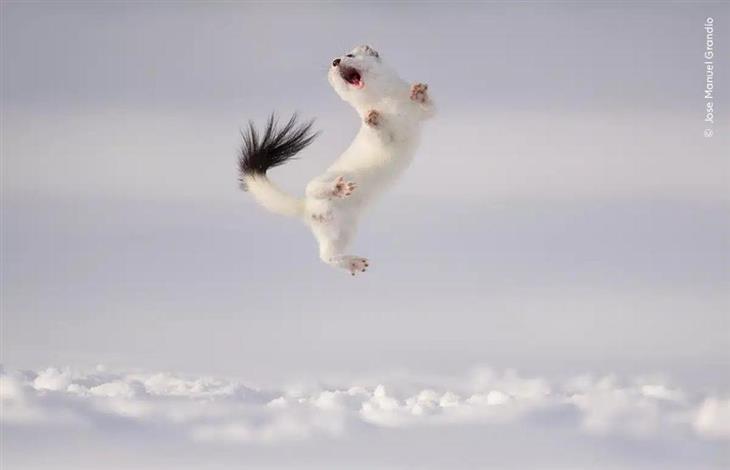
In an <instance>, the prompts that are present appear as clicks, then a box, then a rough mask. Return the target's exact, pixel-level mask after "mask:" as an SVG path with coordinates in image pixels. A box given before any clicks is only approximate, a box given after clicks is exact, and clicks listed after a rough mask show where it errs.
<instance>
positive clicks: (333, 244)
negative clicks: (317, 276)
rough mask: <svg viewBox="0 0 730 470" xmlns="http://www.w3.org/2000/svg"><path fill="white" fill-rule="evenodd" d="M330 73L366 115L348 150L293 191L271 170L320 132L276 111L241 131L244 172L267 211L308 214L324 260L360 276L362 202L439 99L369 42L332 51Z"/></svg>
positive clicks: (407, 154)
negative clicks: (356, 242) (355, 249)
mask: <svg viewBox="0 0 730 470" xmlns="http://www.w3.org/2000/svg"><path fill="white" fill-rule="evenodd" d="M327 78H328V80H329V82H330V84H331V85H332V88H334V89H335V91H336V92H337V94H338V95H339V96H340V97H341V98H342V99H343V100H344V101H346V102H347V103H349V104H350V105H351V106H352V107H353V108H355V111H357V114H358V115H359V116H360V119H361V120H362V124H361V126H360V130H359V131H358V133H357V135H356V136H355V140H353V142H352V143H351V144H350V146H349V147H348V148H347V150H345V152H344V153H343V154H342V155H340V157H339V158H338V159H337V160H336V161H335V162H334V163H333V164H332V165H331V166H330V167H329V168H328V169H327V170H326V171H325V172H324V173H323V174H321V175H320V176H317V177H316V178H314V179H313V180H311V181H310V182H309V184H307V187H306V190H305V194H304V197H303V198H296V197H293V196H290V195H288V194H286V193H285V192H283V191H282V190H280V189H279V188H277V187H276V186H275V185H274V184H273V183H272V182H271V181H270V180H269V179H268V178H267V176H266V171H267V170H268V169H269V168H272V167H275V166H278V165H281V164H283V163H286V162H287V161H288V160H289V159H290V158H291V157H293V156H294V155H295V154H296V153H298V152H299V151H300V150H302V149H303V148H304V147H306V146H307V145H309V144H310V143H311V142H312V140H314V138H315V137H316V134H315V133H313V132H312V121H310V122H308V123H305V124H297V122H296V115H294V116H292V118H291V119H290V120H289V121H288V122H287V123H286V124H285V125H283V126H281V127H280V126H279V125H278V124H277V122H276V120H275V118H274V116H273V115H272V116H271V117H270V118H269V120H268V123H267V125H266V127H265V129H264V130H263V132H262V133H261V134H259V132H257V131H256V128H255V126H254V125H253V123H249V126H248V129H247V130H245V131H244V132H243V133H242V134H243V145H242V148H241V154H240V157H239V171H240V179H241V183H242V186H243V188H244V189H246V190H248V191H249V192H250V193H251V194H252V195H253V197H254V198H255V199H256V201H257V202H258V203H259V204H261V205H262V206H264V207H265V208H266V209H268V210H269V211H271V212H274V213H277V214H281V215H285V216H290V217H297V218H300V219H301V220H303V221H304V222H305V223H306V224H307V225H308V226H309V228H310V229H311V230H312V233H313V234H314V236H315V238H316V239H317V242H318V243H319V257H320V258H321V259H322V261H324V262H325V263H327V264H329V265H330V266H334V267H337V268H341V269H344V270H346V271H347V272H349V273H351V274H352V275H353V276H354V275H355V274H357V273H360V272H365V270H366V269H367V268H368V266H369V265H370V261H368V259H366V258H364V257H362V256H355V255H353V254H350V253H349V252H348V251H347V250H348V248H349V245H350V242H351V241H352V240H353V238H354V236H355V233H356V230H357V225H358V222H359V219H360V216H361V214H362V212H363V209H364V208H365V207H366V206H367V204H368V203H369V202H370V201H372V200H373V198H374V196H375V195H377V194H379V193H380V192H382V190H383V189H384V188H386V187H387V186H388V185H389V184H390V183H392V182H393V181H394V180H395V179H396V177H397V176H398V175H400V174H401V173H402V172H403V170H404V169H405V168H406V167H407V166H408V164H409V163H410V162H411V160H412V159H413V156H414V153H415V151H416V147H417V144H418V141H419V136H420V132H421V124H422V123H423V122H424V121H425V120H426V119H428V118H429V117H431V116H432V115H433V113H434V107H433V103H432V101H431V98H430V96H429V94H428V86H427V85H426V84H424V83H416V84H409V83H407V82H405V81H404V80H402V79H401V78H400V77H399V76H398V75H397V74H396V72H395V71H394V70H393V69H392V68H390V67H389V66H388V65H386V64H385V63H384V62H383V60H382V58H381V57H380V54H378V52H377V51H375V50H374V49H373V48H372V47H370V46H358V47H356V48H355V49H353V50H352V51H350V53H348V54H346V55H344V56H341V57H338V58H336V59H334V60H333V61H332V65H331V67H329V71H328V74H327Z"/></svg>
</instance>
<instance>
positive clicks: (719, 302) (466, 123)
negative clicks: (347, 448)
mask: <svg viewBox="0 0 730 470" xmlns="http://www.w3.org/2000/svg"><path fill="white" fill-rule="evenodd" d="M710 15H712V16H714V17H715V22H716V24H718V25H721V24H724V23H723V22H724V21H725V20H726V19H727V18H728V7H727V5H726V4H721V3H705V4H690V3H666V4H658V3H648V2H647V3H639V4H628V3H614V4H609V3H605V2H595V3H589V4H578V3H572V2H567V3H563V2H561V3H553V4H542V3H518V4H508V3H485V4H474V3H463V4H459V5H450V4H437V3H436V4H423V5H416V4H395V5H385V4H367V5H358V4H329V3H316V4H300V3H276V4H268V5H265V4H258V3H199V4H196V3H183V2H179V3H173V2H171V3H161V4H151V3H149V4H148V3H136V2H135V3H128V4H122V3H86V2H68V3H50V2H32V3H4V4H3V6H2V21H3V24H2V30H3V32H2V42H3V51H2V54H3V55H2V65H3V67H2V78H3V88H2V98H3V113H2V133H3V136H2V137H3V138H2V141H3V143H2V156H3V158H2V160H3V168H2V170H3V171H2V251H3V262H2V277H3V280H2V288H3V295H2V314H3V315H2V317H3V318H2V321H3V325H2V326H3V328H2V343H3V346H2V356H3V357H2V362H3V363H4V364H5V365H6V366H8V367H13V368H38V367H45V366H47V365H51V364H54V365H78V366H93V365H95V364H97V363H104V364H110V365H113V366H118V367H143V368H147V369H155V370H157V369H173V370H177V371H185V372H190V373H210V374H228V375H235V376H239V377H245V378H247V379H249V380H252V381H258V382H259V383H266V382H267V381H274V380H280V379H283V378H291V377H299V376H302V377H308V376H311V375H312V374H318V373H322V372H325V371H370V370H383V369H403V370H419V371H424V372H428V373H431V372H433V373H439V372H446V371H451V370H463V369H464V368H466V367H469V366H471V365H473V364H482V363H486V364H491V365H493V366H496V367H516V368H518V369H520V370H523V371H528V372H530V373H532V372H539V373H550V374H558V375H560V374H572V373H576V372H582V371H585V370H590V371H594V372H597V373H602V372H633V371H642V372H643V371H648V372H659V373H663V374H668V375H671V376H672V377H677V379H678V380H691V381H692V382H693V383H695V384H700V385H699V386H702V387H720V386H722V387H725V386H727V384H728V377H730V375H728V374H727V373H726V372H727V371H728V346H730V340H729V337H728V335H729V334H728V315H727V312H728V307H730V299H729V298H728V281H729V280H730V277H729V272H728V266H729V265H728V253H730V251H729V249H728V248H729V246H728V243H729V241H728V220H729V219H728V205H727V202H728V200H727V196H728V191H727V189H728V161H727V149H728V148H729V147H728V136H729V135H730V128H728V125H727V123H728V121H727V119H726V116H725V115H724V113H723V111H722V109H724V108H723V106H722V103H724V100H725V97H726V95H727V93H728V89H730V83H728V81H727V76H726V75H722V74H720V73H718V75H717V77H716V85H715V89H716V101H717V103H719V104H718V105H717V107H718V113H717V116H718V123H717V124H716V128H715V130H716V135H715V136H714V137H713V138H711V139H706V138H704V137H703V134H702V131H703V129H704V123H703V117H704V114H703V111H704V99H703V88H704V80H705V77H704V66H703V64H702V62H703V58H702V54H703V52H704V34H705V32H704V28H703V24H704V21H705V18H706V17H707V16H710ZM361 43H368V44H371V45H372V46H373V47H375V48H376V49H377V50H379V51H380V53H381V56H382V57H383V58H384V60H386V61H388V62H389V63H391V64H392V65H393V66H394V67H395V68H396V69H397V70H398V71H399V72H400V73H401V74H402V76H403V77H404V78H405V79H407V80H409V81H424V82H427V83H428V84H429V85H430V90H431V91H432V95H433V98H434V100H435V101H436V103H437V105H438V108H439V115H438V116H437V118H435V119H434V120H433V121H430V122H429V123H428V124H427V127H426V132H425V136H424V138H423V142H422V146H421V149H420V151H419V153H418V156H417V158H416V160H415V162H414V164H413V167H412V168H411V169H410V170H409V171H408V172H407V174H406V176H405V177H404V179H403V180H402V181H400V182H399V184H398V186H397V187H395V188H394V189H393V190H392V191H391V192H390V193H388V194H387V196H386V197H384V198H383V199H382V201H381V202H380V204H378V205H377V206H376V207H375V208H374V210H373V211H372V212H371V213H370V214H369V215H368V216H367V217H366V219H365V222H364V223H363V225H362V230H361V232H360V234H359V238H358V240H357V242H356V245H355V247H354V249H353V252H355V253H357V254H359V255H363V256H367V257H369V258H370V259H371V260H372V262H373V264H372V269H371V270H369V271H368V273H366V275H363V276H359V277H357V278H354V279H353V278H350V276H347V275H342V273H340V272H337V271H335V270H332V269H330V268H328V267H326V266H324V265H322V264H321V263H320V262H319V260H318V258H317V250H316V245H315V243H314V240H313V239H312V237H311V235H310V234H309V233H308V232H307V230H306V229H305V228H304V227H303V226H301V225H300V224H299V223H298V222H296V221H292V220H286V219H281V218H278V217H276V216H273V215H270V214H268V213H266V212H264V211H263V210H262V209H260V208H259V207H258V206H256V205H255V204H254V202H253V201H252V198H251V197H250V196H249V195H247V194H245V193H243V192H241V191H240V190H239V188H238V184H237V175H236V156H237V150H238V147H239V144H240V136H239V129H240V128H241V127H242V126H244V125H245V124H246V122H247V121H248V120H249V119H253V120H254V121H256V122H259V123H260V122H262V120H263V119H265V117H266V116H267V115H268V113H270V112H271V111H277V112H278V113H279V114H280V115H281V116H283V117H287V116H288V115H289V114H290V113H292V112H294V111H298V112H299V113H300V114H301V116H302V117H304V118H309V117H316V118H317V123H316V127H317V128H318V129H321V130H322V131H323V133H322V135H321V136H320V138H319V139H318V140H317V141H316V142H315V143H314V144H313V145H311V146H310V147H309V148H307V149H306V151H305V152H303V153H302V154H301V158H300V159H299V160H297V161H295V162H292V163H290V164H288V165H286V166H285V167H282V168H280V169H279V168H277V169H276V170H274V171H272V172H271V177H272V179H274V180H275V181H276V182H277V183H279V184H280V185H282V186H283V187H285V188H287V190H289V191H291V192H294V193H300V194H301V193H302V191H303V188H304V185H305V183H306V181H307V180H308V179H309V178H311V177H313V176H315V175H317V174H318V172H320V171H321V170H323V169H324V168H325V167H326V166H327V165H328V164H329V163H330V162H331V161H332V160H333V159H334V158H336V157H337V156H338V154H339V152H341V151H342V150H344V148H345V147H346V146H347V145H348V143H349V141H350V140H351V139H352V138H353V136H354V134H355V132H356V129H357V127H358V126H359V122H358V118H357V116H356V115H355V113H354V111H353V110H352V109H350V108H349V107H348V106H347V105H346V104H345V103H344V102H342V101H340V100H339V98H338V97H337V96H336V95H335V93H334V92H333V91H332V90H331V89H330V87H329V85H328V83H327V80H326V77H325V74H326V71H327V67H328V66H329V64H330V63H331V60H332V58H333V57H335V56H338V55H341V54H343V53H345V52H346V51H348V50H349V49H350V48H351V47H353V46H355V45H357V44H361ZM720 59H722V58H720ZM444 181H445V182H446V183H445V184H444Z"/></svg>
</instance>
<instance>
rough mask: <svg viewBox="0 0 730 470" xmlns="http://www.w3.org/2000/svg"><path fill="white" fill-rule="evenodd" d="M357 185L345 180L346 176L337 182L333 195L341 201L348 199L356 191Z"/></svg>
mask: <svg viewBox="0 0 730 470" xmlns="http://www.w3.org/2000/svg"><path fill="white" fill-rule="evenodd" d="M355 188H357V185H356V184H355V183H353V182H352V181H347V180H345V177H344V176H340V177H338V178H337V179H336V180H335V187H334V189H333V190H332V195H333V196H334V197H338V198H340V199H342V198H346V197H348V196H349V195H351V194H352V192H353V191H355Z"/></svg>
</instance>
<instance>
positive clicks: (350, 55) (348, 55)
mask: <svg viewBox="0 0 730 470" xmlns="http://www.w3.org/2000/svg"><path fill="white" fill-rule="evenodd" d="M345 57H350V58H352V57H355V56H354V55H352V54H347V55H346V56H345Z"/></svg>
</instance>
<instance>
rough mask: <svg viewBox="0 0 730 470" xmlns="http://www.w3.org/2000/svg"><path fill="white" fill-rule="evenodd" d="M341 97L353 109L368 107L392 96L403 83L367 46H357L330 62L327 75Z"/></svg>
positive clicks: (378, 55)
mask: <svg viewBox="0 0 730 470" xmlns="http://www.w3.org/2000/svg"><path fill="white" fill-rule="evenodd" d="M327 78H328V79H329V82H330V85H332V88H334V89H335V91H336V92H337V94H338V95H340V98H342V99H343V100H345V101H347V102H348V103H350V104H351V105H352V106H354V107H355V108H359V107H362V106H368V104H369V103H374V102H377V101H379V100H381V99H383V98H386V97H388V96H390V95H392V94H393V93H394V92H395V91H396V89H397V87H398V86H399V85H401V84H402V81H401V79H400V78H398V75H396V73H395V72H394V71H393V70H392V69H391V68H390V67H388V66H387V65H385V64H384V63H383V60H382V58H381V57H380V54H378V52H377V51H376V50H375V49H373V48H372V47H370V46H358V47H356V48H354V49H353V50H351V51H350V52H349V53H348V54H346V55H344V56H341V57H337V58H335V59H334V60H333V61H332V65H331V66H330V69H329V72H328V73H327Z"/></svg>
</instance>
